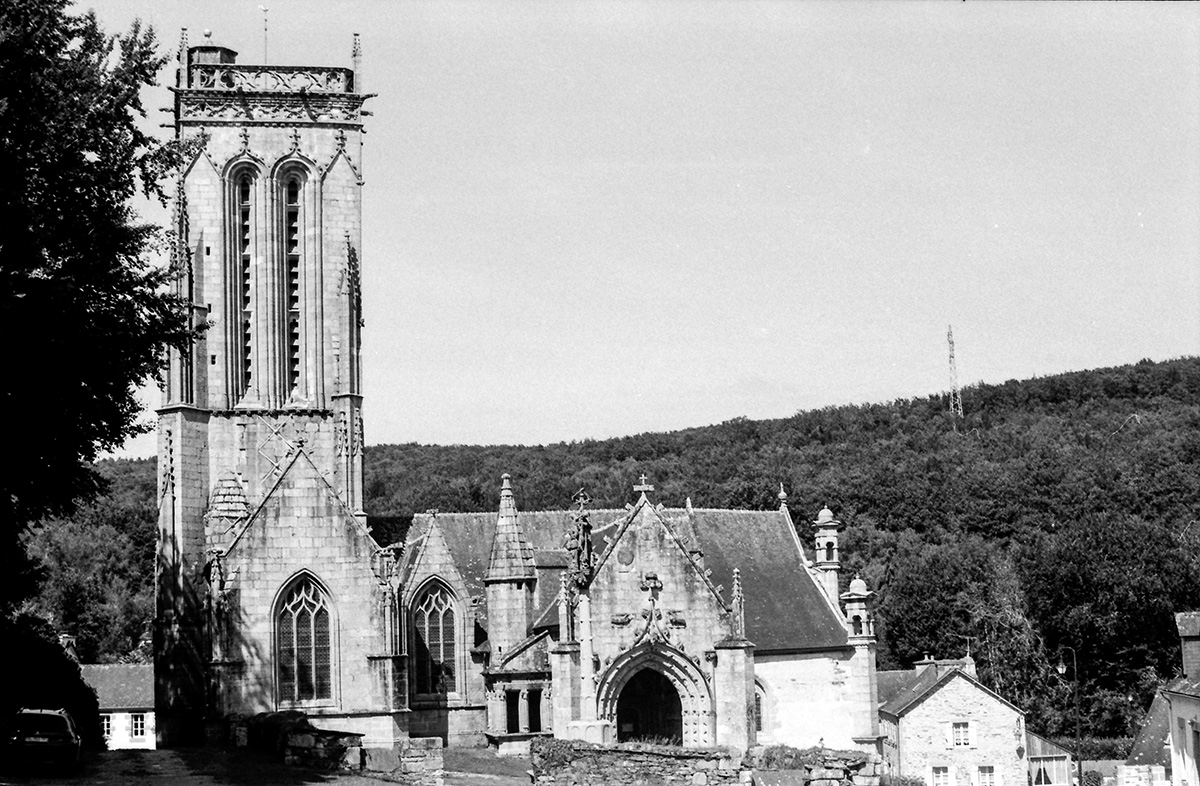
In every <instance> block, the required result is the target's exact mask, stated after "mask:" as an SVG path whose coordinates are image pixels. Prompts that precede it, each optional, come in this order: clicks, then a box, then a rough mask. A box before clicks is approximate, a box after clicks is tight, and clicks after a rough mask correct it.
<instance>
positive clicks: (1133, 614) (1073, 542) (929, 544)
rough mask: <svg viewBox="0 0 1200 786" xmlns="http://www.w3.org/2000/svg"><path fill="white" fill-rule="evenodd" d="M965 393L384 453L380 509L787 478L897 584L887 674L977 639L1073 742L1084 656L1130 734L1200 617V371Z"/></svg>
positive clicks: (1095, 375)
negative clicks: (1190, 623)
mask: <svg viewBox="0 0 1200 786" xmlns="http://www.w3.org/2000/svg"><path fill="white" fill-rule="evenodd" d="M962 397H963V409H964V411H965V419H963V420H962V421H956V419H955V418H954V417H953V416H952V415H951V414H950V412H949V407H948V401H947V397H946V396H931V397H928V398H919V399H911V400H901V401H895V402H892V403H889V404H871V405H863V406H843V407H829V408H826V409H821V410H816V411H812V412H801V413H798V414H796V415H794V416H792V417H789V418H783V419H779V420H760V421H752V420H745V419H737V420H732V421H729V422H727V423H722V424H720V425H716V426H709V427H704V428H693V429H687V430H684V431H677V432H671V433H661V434H641V435H638V436H633V437H624V438H619V439H609V440H596V441H591V440H589V441H583V442H572V443H561V444H555V445H547V446H538V447H513V446H489V447H479V446H426V445H379V446H376V447H374V448H369V449H368V452H367V456H366V461H365V465H366V473H367V497H368V504H367V510H368V511H370V512H371V513H372V514H374V515H377V516H384V517H388V516H394V517H400V520H404V519H407V517H409V516H411V514H412V513H413V512H414V511H421V510H425V509H428V508H438V509H440V510H453V511H458V510H495V509H496V506H497V504H498V495H499V485H500V475H501V474H502V473H505V472H507V473H509V474H511V475H512V477H513V486H514V489H515V493H516V497H517V504H518V506H519V507H520V508H522V509H525V510H535V509H545V508H555V509H561V508H565V507H567V506H568V505H569V503H570V500H571V495H572V494H573V493H574V492H575V491H576V490H577V489H579V488H581V487H583V488H586V489H587V491H588V493H589V494H590V495H591V496H592V497H593V499H594V500H595V505H596V506H597V507H614V506H621V505H624V504H625V503H627V502H631V501H633V491H632V486H633V484H634V483H635V482H636V478H637V477H638V476H639V475H641V473H643V472H644V473H646V475H647V476H648V478H649V479H650V482H652V483H653V484H654V485H655V487H656V498H657V499H658V500H660V501H662V502H663V503H665V504H667V505H682V504H683V502H684V500H685V498H687V497H691V499H692V502H693V504H695V505H697V506H703V507H749V508H773V507H775V506H777V505H778V504H779V503H778V500H777V498H776V495H777V494H778V491H779V485H780V483H782V484H783V486H784V488H785V489H786V491H787V494H788V504H789V506H790V507H791V509H792V512H793V515H794V516H795V517H796V518H797V519H798V520H801V521H804V520H812V519H813V518H815V517H816V513H817V511H818V510H819V509H820V507H821V506H822V505H823V504H828V505H829V506H830V507H831V508H832V509H833V510H834V512H835V513H836V514H837V516H838V517H839V518H840V519H842V520H843V521H844V522H845V523H846V524H847V529H846V532H845V534H844V541H843V549H842V554H843V559H844V560H845V564H846V566H847V568H848V569H847V570H844V571H843V574H842V579H843V582H847V581H848V580H849V578H852V577H853V574H854V573H855V572H857V571H861V572H862V574H863V577H864V578H865V579H867V581H868V583H869V584H870V586H871V588H872V589H875V590H878V591H879V593H880V598H879V615H880V618H881V626H880V627H881V630H880V633H881V643H880V663H881V666H883V667H895V666H900V665H908V664H910V663H911V662H912V661H914V660H916V659H918V658H920V657H921V656H922V655H923V654H924V653H926V652H929V653H932V654H934V655H936V656H942V657H946V656H952V655H961V654H963V652H964V651H965V649H966V647H967V644H968V641H969V642H970V645H971V647H972V652H973V654H974V655H975V657H976V658H977V660H978V661H979V671H980V674H981V676H982V677H983V678H984V679H985V681H986V682H987V683H988V684H990V685H992V686H993V687H995V688H997V689H998V690H1000V692H1001V693H1003V694H1005V695H1006V696H1008V697H1009V698H1012V699H1013V700H1015V701H1016V703H1017V704H1019V705H1021V706H1024V707H1026V708H1027V709H1029V710H1030V723H1031V725H1033V727H1034V728H1036V729H1039V730H1041V731H1045V732H1049V733H1058V732H1066V731H1067V726H1065V725H1064V722H1065V721H1064V718H1063V715H1062V709H1063V708H1066V707H1068V706H1069V703H1068V701H1067V700H1066V694H1065V691H1067V689H1068V685H1069V683H1067V682H1064V681H1063V680H1062V679H1060V678H1059V677H1058V675H1057V674H1056V673H1055V671H1054V669H1053V666H1054V665H1055V664H1056V663H1057V662H1058V660H1059V657H1060V654H1061V653H1062V652H1063V650H1062V647H1064V646H1070V647H1073V648H1074V649H1075V650H1076V651H1077V654H1078V661H1079V669H1080V677H1081V678H1082V679H1083V685H1084V697H1085V698H1084V703H1085V712H1084V715H1085V717H1086V718H1087V719H1088V725H1089V726H1090V727H1091V730H1092V731H1093V732H1094V733H1097V734H1103V735H1121V734H1127V733H1131V732H1132V731H1133V730H1134V728H1135V725H1136V723H1137V721H1138V720H1139V719H1140V714H1141V710H1142V709H1143V708H1144V707H1146V706H1147V705H1148V704H1149V700H1150V698H1151V696H1152V692H1153V689H1154V687H1155V686H1156V685H1157V683H1158V681H1159V680H1160V679H1162V678H1164V677H1167V676H1169V675H1170V674H1172V673H1173V671H1174V670H1176V669H1178V664H1179V650H1178V639H1177V638H1176V633H1175V627H1174V621H1173V618H1172V613H1173V612H1174V611H1178V610H1183V609H1188V608H1200V548H1198V547H1200V521H1197V519H1200V358H1185V359H1180V360H1173V361H1168V362H1160V363H1154V362H1150V361H1142V362H1140V363H1137V364H1135V365H1130V366H1121V367H1117V368H1108V369H1099V370H1094V371H1081V372H1075V373H1068V374H1060V375H1056V376H1050V377H1044V378H1037V379H1030V380H1023V381H1010V382H1006V383H1004V384H1001V385H985V384H980V385H974V386H971V387H967V388H965V389H964V390H963V391H962ZM380 523H383V521H381V522H380ZM382 534H383V533H382V532H381V535H382ZM387 534H388V535H389V536H390V535H393V534H395V533H392V532H389V533H387ZM1067 660H1068V662H1069V661H1070V658H1069V656H1068V658H1067ZM1072 677H1073V675H1072V674H1070V673H1068V674H1067V678H1068V680H1069V679H1071V678H1072Z"/></svg>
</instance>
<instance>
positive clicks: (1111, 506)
mask: <svg viewBox="0 0 1200 786" xmlns="http://www.w3.org/2000/svg"><path fill="white" fill-rule="evenodd" d="M962 397H963V409H964V411H965V415H966V417H965V419H964V420H962V421H957V420H956V419H955V418H954V417H953V416H952V415H951V414H950V412H949V408H948V403H947V396H944V395H943V396H930V397H928V398H919V399H907V400H899V401H894V402H891V403H888V404H869V405H862V406H841V407H827V408H825V409H820V410H815V411H810V412H801V413H798V414H796V415H794V416H792V417H789V418H783V419H778V420H747V419H744V418H738V419H735V420H731V421H728V422H725V423H721V424H719V425H715V426H705V427H701V428H692V429H686V430H683V431H675V432H669V433H649V434H639V435H637V436H632V437H621V438H615V439H607V440H585V441H581V442H569V443H558V444H554V445H546V446H535V447H524V446H486V447H484V446H470V445H454V446H434V445H417V444H404V445H377V446H374V447H369V448H368V449H367V455H366V460H365V462H364V464H365V466H366V496H367V500H368V502H367V510H368V511H369V512H370V513H371V514H372V515H375V516H399V517H408V516H411V515H412V514H413V513H414V512H416V511H423V510H426V509H428V508H438V509H440V510H448V511H472V510H493V509H495V508H496V505H497V501H498V498H499V487H500V475H501V474H503V473H505V472H507V473H509V474H510V475H512V477H513V485H514V488H515V489H516V494H517V502H518V504H519V505H520V506H521V507H523V508H525V509H529V510H535V509H561V508H565V507H567V506H569V504H570V500H571V495H572V494H573V493H574V492H575V491H576V490H578V489H579V488H580V487H584V488H586V489H587V491H588V493H589V494H590V495H591V496H592V497H593V498H594V500H595V504H596V505H597V506H598V507H603V506H609V507H612V506H621V505H624V504H625V503H626V502H629V501H632V498H633V492H632V491H631V488H632V486H633V484H634V483H635V482H636V478H637V476H639V475H640V474H641V473H643V472H645V473H646V475H647V476H648V478H649V479H650V482H651V483H653V484H654V486H655V488H656V497H657V499H658V500H660V501H662V502H664V503H665V504H667V505H682V504H683V502H684V499H685V498H686V497H689V496H690V497H691V498H692V502H693V503H694V504H696V505H699V506H704V507H748V508H757V509H765V508H773V507H775V506H777V505H778V500H777V498H776V495H777V493H778V491H779V485H780V483H782V484H783V486H784V488H785V489H786V491H787V493H788V497H789V504H790V505H791V506H792V509H793V511H795V513H796V514H797V515H799V516H809V517H811V516H815V514H816V512H817V510H818V509H819V508H820V507H821V506H822V505H823V504H828V505H829V506H830V507H831V508H832V509H833V510H834V511H835V512H836V513H837V514H838V516H839V517H840V518H842V519H844V520H846V521H847V522H848V523H850V524H851V530H852V531H858V532H875V531H882V532H893V533H895V532H902V531H913V532H916V533H919V534H920V535H921V537H922V538H924V539H927V540H931V541H943V540H945V539H947V538H948V537H959V536H961V535H963V534H965V533H969V534H978V535H981V536H984V537H986V538H988V539H989V540H993V541H999V542H1006V541H1008V540H1009V539H1010V538H1013V537H1014V536H1016V537H1019V536H1020V535H1021V534H1028V533H1029V532H1031V531H1042V530H1048V529H1050V528H1052V527H1053V526H1054V525H1055V524H1056V523H1060V522H1063V521H1067V520H1072V519H1078V518H1080V517H1087V516H1099V515H1107V514H1111V513H1117V512H1119V513H1122V514H1125V515H1134V516H1141V517H1145V518H1152V519H1156V520H1167V521H1176V522H1186V521H1189V520H1190V519H1191V518H1194V517H1196V516H1197V505H1196V503H1197V501H1198V498H1200V483H1197V481H1198V480H1200V467H1198V466H1197V462H1198V461H1200V430H1197V428H1196V427H1197V425H1198V423H1200V421H1198V419H1197V418H1198V416H1197V407H1198V405H1200V358H1185V359H1181V360H1173V361H1168V362H1162V363H1153V362H1150V361H1142V362H1141V363H1138V364H1136V365H1131V366H1121V367H1117V368H1108V369H1100V370H1094V371H1081V372H1074V373H1069V374H1061V375H1057V376H1051V377H1043V378H1037V379H1030V380H1024V381H1010V382H1006V383H1004V384H1002V385H984V384H980V385H975V386H970V387H967V388H965V389H964V390H963V391H962ZM859 540H860V541H861V537H860V538H859Z"/></svg>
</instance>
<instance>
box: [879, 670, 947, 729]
mask: <svg viewBox="0 0 1200 786" xmlns="http://www.w3.org/2000/svg"><path fill="white" fill-rule="evenodd" d="M949 673H950V672H947V673H946V674H943V675H939V674H938V670H937V667H936V666H926V667H924V668H921V669H917V670H915V671H902V672H895V671H892V672H883V674H888V675H908V678H907V679H902V678H900V677H899V676H891V679H890V680H889V682H890V683H891V684H890V685H889V691H888V692H889V693H890V694H891V695H890V696H889V698H888V700H887V701H886V702H884V703H883V704H882V705H881V706H880V707H879V711H880V712H881V713H886V714H888V715H892V716H895V717H897V718H898V717H900V716H901V715H902V714H904V712H905V711H906V710H908V708H909V707H911V706H912V705H914V704H916V703H917V702H918V701H920V700H921V699H922V698H924V697H925V696H926V695H927V694H930V693H932V692H933V689H934V686H936V685H937V684H938V682H939V681H940V678H941V677H944V676H947V675H948V674H949ZM881 676H882V675H881V674H877V675H876V679H877V680H878V679H879V677H881ZM879 700H880V701H883V690H882V680H880V691H879Z"/></svg>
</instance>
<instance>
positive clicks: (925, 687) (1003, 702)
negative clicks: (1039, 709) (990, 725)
mask: <svg viewBox="0 0 1200 786" xmlns="http://www.w3.org/2000/svg"><path fill="white" fill-rule="evenodd" d="M919 675H920V676H919V677H918V678H917V679H916V680H915V681H914V682H913V683H912V684H910V685H909V686H908V687H907V688H906V689H905V690H904V691H902V692H901V693H900V695H898V696H897V697H896V698H894V699H893V700H892V701H891V702H889V704H890V705H892V706H891V707H881V708H880V712H881V713H884V712H886V713H887V714H889V715H893V716H896V717H901V716H908V715H915V714H918V713H919V712H920V710H922V709H923V708H924V707H925V706H926V705H929V706H936V708H937V709H935V710H933V711H934V712H937V711H938V710H940V708H941V707H943V706H947V705H948V706H951V707H956V708H961V709H962V710H963V711H964V712H966V714H968V715H970V714H972V713H984V712H986V713H990V714H995V713H997V712H999V713H1003V714H1011V715H1014V716H1024V714H1025V713H1024V712H1023V711H1022V710H1021V709H1020V708H1018V707H1017V706H1016V705H1014V704H1013V703H1012V702H1010V701H1009V700H1008V699H1006V698H1004V697H1003V696H1001V695H1000V694H998V693H996V692H995V691H993V690H991V689H990V688H988V687H986V686H985V685H983V683H981V682H979V681H978V680H976V679H975V678H973V677H971V676H970V675H969V674H967V673H966V672H964V671H962V670H961V669H958V668H951V669H949V670H947V671H945V672H944V673H942V674H940V675H939V673H938V669H937V667H935V666H927V667H925V668H924V669H923V670H922V671H921V672H920V673H919Z"/></svg>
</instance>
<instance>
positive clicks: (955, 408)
mask: <svg viewBox="0 0 1200 786" xmlns="http://www.w3.org/2000/svg"><path fill="white" fill-rule="evenodd" d="M946 341H947V342H949V344H950V413H951V414H953V415H957V416H958V417H960V418H961V417H962V416H963V407H962V394H961V393H959V392H958V367H957V366H956V365H955V363H954V326H953V325H947V326H946Z"/></svg>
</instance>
